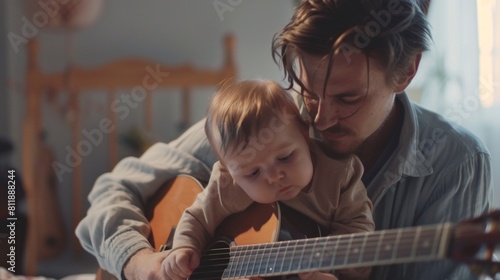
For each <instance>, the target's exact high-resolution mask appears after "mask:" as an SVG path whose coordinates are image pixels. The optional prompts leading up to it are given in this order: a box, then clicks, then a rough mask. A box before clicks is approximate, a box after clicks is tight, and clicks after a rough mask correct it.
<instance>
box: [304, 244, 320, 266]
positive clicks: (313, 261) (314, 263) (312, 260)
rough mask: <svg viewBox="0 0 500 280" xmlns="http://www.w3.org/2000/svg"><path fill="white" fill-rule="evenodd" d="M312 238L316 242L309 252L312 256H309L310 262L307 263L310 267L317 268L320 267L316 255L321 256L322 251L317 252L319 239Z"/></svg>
mask: <svg viewBox="0 0 500 280" xmlns="http://www.w3.org/2000/svg"><path fill="white" fill-rule="evenodd" d="M312 240H313V241H314V242H313V245H312V248H311V251H310V252H309V254H310V255H311V256H310V257H309V264H308V265H307V268H308V269H311V268H317V267H318V262H317V260H316V256H319V257H320V258H321V253H316V247H317V243H318V239H317V238H315V239H312ZM320 260H321V259H320Z"/></svg>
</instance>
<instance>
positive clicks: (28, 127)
mask: <svg viewBox="0 0 500 280" xmlns="http://www.w3.org/2000/svg"><path fill="white" fill-rule="evenodd" d="M234 44H235V39H234V37H233V36H231V35H227V36H226V37H225V38H224V62H223V65H222V67H221V68H220V69H215V70H214V69H198V68H196V67H194V66H192V65H190V64H184V65H178V66H170V65H164V64H158V63H157V62H155V61H150V60H144V59H121V60H117V61H112V62H109V63H107V64H104V65H102V66H99V67H95V68H90V69H89V68H83V67H79V66H77V65H72V66H71V68H70V69H67V70H66V71H62V72H57V73H42V72H41V71H40V67H39V65H38V61H39V58H38V50H39V42H38V41H37V40H36V38H35V39H32V40H31V41H29V43H28V46H27V47H28V65H27V72H26V112H25V118H24V123H23V143H22V168H23V176H24V181H25V186H26V193H27V200H28V201H27V203H28V216H29V218H30V221H34V220H36V219H37V217H38V213H37V211H36V209H39V205H38V203H43V202H41V201H38V200H37V198H38V197H39V193H38V192H39V188H37V183H38V173H37V172H38V170H39V166H38V165H37V164H36V163H37V161H38V159H39V158H40V157H41V153H40V151H41V149H40V148H41V144H42V143H41V142H40V135H41V133H42V100H43V99H42V96H43V95H44V93H46V92H47V91H56V92H62V91H65V92H66V93H67V94H68V95H69V97H68V98H69V106H70V112H71V118H70V121H71V127H72V143H71V148H72V149H73V150H74V151H77V150H78V148H77V145H78V143H79V141H81V138H82V135H81V134H82V133H81V132H82V127H81V124H80V123H81V120H80V119H81V115H80V104H79V102H78V100H79V96H80V95H82V94H85V91H88V90H96V89H97V90H106V92H107V93H108V100H109V102H110V103H111V102H112V101H113V100H115V99H116V91H117V89H123V88H130V89H133V88H134V87H137V86H138V85H142V87H143V89H146V94H145V95H146V96H144V101H143V102H145V103H144V104H145V106H146V107H145V108H146V109H145V110H144V111H145V114H146V115H145V118H144V119H145V127H146V128H148V129H151V126H152V119H151V108H152V107H151V92H152V90H155V89H160V88H169V87H175V88H181V89H183V94H182V96H183V98H182V112H183V113H182V114H183V115H182V120H183V123H184V124H185V125H189V116H190V113H191V112H190V106H189V103H190V94H189V91H190V89H192V88H195V87H207V86H208V87H217V86H218V85H219V83H220V82H221V81H223V80H226V79H231V78H235V77H236V66H235V62H234ZM151 72H157V73H164V74H160V75H154V74H151ZM165 73H168V74H165ZM110 108H112V106H110ZM104 117H107V118H109V120H111V124H108V126H111V125H116V124H117V117H116V114H115V112H113V111H112V110H111V109H110V110H109V112H108V116H104ZM109 154H110V156H109V168H110V169H111V168H112V167H113V166H114V165H115V164H116V163H117V161H118V160H119V159H118V135H117V132H116V129H114V130H112V131H111V132H110V133H109ZM71 174H72V206H73V209H72V211H73V213H72V228H75V227H76V225H77V224H78V222H79V221H80V219H81V218H82V197H85V194H83V193H82V186H81V182H82V176H83V175H82V170H81V164H76V166H74V167H72V170H71ZM38 232H39V229H37V227H36V226H35V224H34V223H30V225H29V233H28V241H27V245H28V248H30V253H29V254H27V259H26V274H27V275H35V274H36V266H37V255H38V254H37V252H36V248H37V246H35V245H36V244H37V242H39V239H38V235H37V233H38ZM75 241H76V240H75ZM76 244H78V243H77V242H76ZM78 248H79V247H78Z"/></svg>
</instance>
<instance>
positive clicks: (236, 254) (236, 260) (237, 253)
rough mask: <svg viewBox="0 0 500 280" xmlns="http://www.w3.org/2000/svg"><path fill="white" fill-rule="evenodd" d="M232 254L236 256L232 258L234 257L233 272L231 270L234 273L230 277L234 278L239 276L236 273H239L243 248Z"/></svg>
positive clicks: (233, 251)
mask: <svg viewBox="0 0 500 280" xmlns="http://www.w3.org/2000/svg"><path fill="white" fill-rule="evenodd" d="M231 253H234V255H233V256H232V257H233V258H232V259H233V263H232V270H231V272H232V273H230V275H229V276H230V277H233V278H234V277H236V276H237V274H236V273H237V272H238V271H239V269H238V266H240V265H241V264H240V258H239V256H240V254H241V248H239V249H238V248H236V249H235V250H231Z"/></svg>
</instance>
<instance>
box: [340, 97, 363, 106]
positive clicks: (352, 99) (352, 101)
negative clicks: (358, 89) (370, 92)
mask: <svg viewBox="0 0 500 280" xmlns="http://www.w3.org/2000/svg"><path fill="white" fill-rule="evenodd" d="M361 99H362V97H361V96H359V95H356V96H344V97H340V98H339V100H340V102H342V103H344V104H347V105H352V104H356V103H358V102H360V101H361Z"/></svg>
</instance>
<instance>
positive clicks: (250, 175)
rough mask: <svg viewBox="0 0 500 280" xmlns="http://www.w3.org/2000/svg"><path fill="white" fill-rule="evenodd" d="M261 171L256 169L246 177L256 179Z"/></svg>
mask: <svg viewBox="0 0 500 280" xmlns="http://www.w3.org/2000/svg"><path fill="white" fill-rule="evenodd" d="M259 172H260V171H259V169H255V170H254V171H252V172H251V173H249V174H247V175H245V177H248V178H254V177H257V176H258V175H259Z"/></svg>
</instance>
